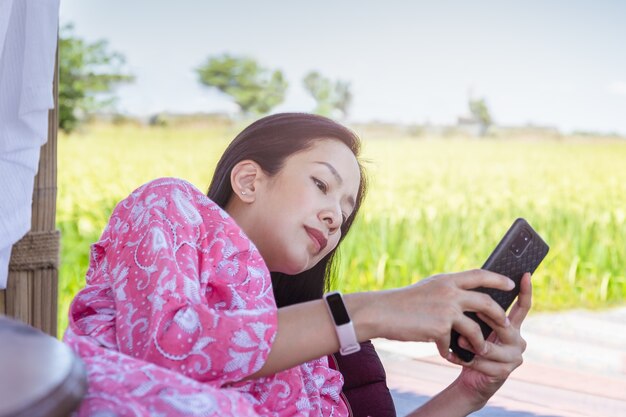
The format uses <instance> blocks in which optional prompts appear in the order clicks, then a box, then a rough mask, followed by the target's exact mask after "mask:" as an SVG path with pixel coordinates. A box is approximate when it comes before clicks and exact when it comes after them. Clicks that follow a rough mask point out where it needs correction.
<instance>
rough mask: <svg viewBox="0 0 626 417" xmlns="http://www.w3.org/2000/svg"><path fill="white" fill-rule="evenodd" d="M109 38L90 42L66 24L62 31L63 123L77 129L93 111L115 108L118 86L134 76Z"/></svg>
mask: <svg viewBox="0 0 626 417" xmlns="http://www.w3.org/2000/svg"><path fill="white" fill-rule="evenodd" d="M107 48H108V44H107V42H106V41H105V40H99V41H97V42H94V43H89V42H86V41H84V40H83V39H80V38H77V37H76V36H75V35H74V27H73V26H72V25H65V26H64V27H63V28H61V31H60V35H59V127H60V128H61V129H63V130H64V131H66V132H71V131H73V130H74V129H76V128H77V127H78V126H79V125H80V123H81V122H82V121H84V120H85V119H86V118H87V117H88V116H89V115H90V114H93V113H94V112H96V111H99V110H105V109H111V108H113V106H114V104H115V102H116V97H115V95H114V87H115V86H117V85H119V84H122V83H128V82H131V81H133V80H134V77H133V76H132V75H129V74H126V73H124V72H123V66H124V64H125V58H124V56H123V55H122V54H120V53H118V52H110V51H108V49H107Z"/></svg>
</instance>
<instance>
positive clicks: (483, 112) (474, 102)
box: [468, 98, 493, 136]
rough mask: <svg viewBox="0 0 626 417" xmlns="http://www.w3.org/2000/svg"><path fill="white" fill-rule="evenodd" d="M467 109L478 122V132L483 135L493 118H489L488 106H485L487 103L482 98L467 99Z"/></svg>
mask: <svg viewBox="0 0 626 417" xmlns="http://www.w3.org/2000/svg"><path fill="white" fill-rule="evenodd" d="M468 105H469V111H470V113H471V114H472V117H473V118H474V119H475V120H476V121H478V123H480V134H481V136H484V135H485V133H487V129H489V126H491V125H492V124H493V120H492V119H491V114H490V113H489V108H488V107H487V103H486V102H485V99H484V98H479V99H471V98H470V100H469V103H468Z"/></svg>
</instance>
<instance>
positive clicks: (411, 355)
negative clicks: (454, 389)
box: [374, 309, 626, 417]
mask: <svg viewBox="0 0 626 417" xmlns="http://www.w3.org/2000/svg"><path fill="white" fill-rule="evenodd" d="M529 319H531V320H529V321H528V323H527V324H525V329H524V330H523V333H524V336H525V337H526V339H527V340H528V341H529V348H528V349H529V350H528V355H527V357H526V361H525V362H524V364H523V365H522V366H521V367H520V368H518V369H517V370H516V371H515V372H514V373H513V374H512V375H511V377H510V378H509V380H508V381H507V382H506V384H505V385H504V386H503V387H502V388H501V389H500V391H499V392H498V393H496V395H495V396H494V397H493V398H492V400H491V401H490V402H489V404H488V406H487V407H485V408H484V409H483V410H480V411H478V412H476V413H474V414H472V415H473V416H479V417H495V416H503V417H626V309H621V310H613V311H609V312H604V313H589V312H569V313H562V314H556V315H544V316H535V317H531V318H529ZM526 327H528V328H527V329H526ZM557 341H558V342H557ZM374 344H375V345H376V347H377V350H378V352H379V354H380V356H381V359H382V361H383V364H384V365H385V369H386V371H387V379H388V385H389V388H390V389H391V390H392V395H393V397H394V402H395V404H396V410H397V412H398V416H404V415H406V414H407V413H409V412H410V411H411V410H413V409H414V408H416V407H418V406H419V405H420V404H422V403H423V402H425V401H426V400H427V399H428V398H430V397H431V396H432V395H434V394H436V393H437V392H439V391H440V390H441V389H443V388H444V387H445V386H446V385H447V384H449V383H450V382H451V381H453V380H454V379H455V378H456V376H457V375H458V373H459V368H458V367H456V366H454V365H452V364H449V363H447V362H446V361H444V360H443V359H441V358H440V357H439V355H438V354H437V352H436V350H434V347H428V346H420V345H422V344H408V345H407V344H402V343H398V342H389V341H385V340H378V341H374ZM531 344H532V345H531Z"/></svg>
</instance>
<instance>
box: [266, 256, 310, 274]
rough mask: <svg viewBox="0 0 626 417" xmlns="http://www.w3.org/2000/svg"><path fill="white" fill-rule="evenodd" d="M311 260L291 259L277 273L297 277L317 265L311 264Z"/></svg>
mask: <svg viewBox="0 0 626 417" xmlns="http://www.w3.org/2000/svg"><path fill="white" fill-rule="evenodd" d="M311 261H312V259H311V258H306V259H305V258H301V259H291V260H289V261H288V262H285V263H284V264H283V265H282V266H281V267H280V268H277V269H276V270H275V271H276V272H282V273H283V274H287V275H297V274H299V273H301V272H304V271H307V270H309V269H311V268H313V266H315V264H313V263H311Z"/></svg>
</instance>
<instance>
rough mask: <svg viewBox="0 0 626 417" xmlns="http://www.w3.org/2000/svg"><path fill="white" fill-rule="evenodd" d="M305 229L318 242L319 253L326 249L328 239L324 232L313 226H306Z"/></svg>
mask: <svg viewBox="0 0 626 417" xmlns="http://www.w3.org/2000/svg"><path fill="white" fill-rule="evenodd" d="M304 229H305V230H306V232H307V233H308V234H309V236H310V237H311V239H313V241H314V242H315V243H316V244H317V253H320V252H321V251H323V250H324V248H325V247H326V245H327V244H328V239H326V237H325V236H324V234H323V233H322V232H320V231H319V230H317V229H314V228H312V227H307V226H304Z"/></svg>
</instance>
